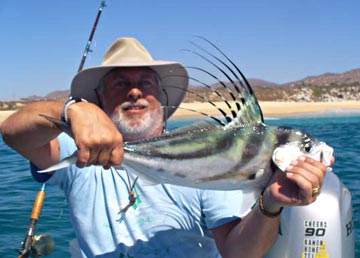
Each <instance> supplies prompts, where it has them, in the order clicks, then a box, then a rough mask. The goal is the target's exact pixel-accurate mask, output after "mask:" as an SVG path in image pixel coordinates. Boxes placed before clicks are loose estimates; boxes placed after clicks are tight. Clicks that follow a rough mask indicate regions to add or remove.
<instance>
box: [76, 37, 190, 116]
mask: <svg viewBox="0 0 360 258" xmlns="http://www.w3.org/2000/svg"><path fill="white" fill-rule="evenodd" d="M118 67H149V68H151V69H153V70H154V71H155V72H157V73H158V75H159V77H160V88H161V92H162V96H161V99H160V101H161V104H162V106H164V107H172V106H175V107H178V106H179V105H180V103H181V102H182V100H183V98H184V96H185V93H186V89H187V87H188V84H189V77H188V74H187V72H186V70H185V68H184V66H182V65H181V64H180V63H178V62H172V61H155V60H154V59H153V58H152V57H151V55H150V53H149V52H148V51H147V50H146V48H145V47H144V46H143V45H141V43H140V42H139V41H137V40H136V39H134V38H119V39H117V40H116V41H115V42H114V43H113V44H112V45H111V46H110V47H109V48H108V50H107V51H106V53H105V56H104V59H103V61H102V63H101V65H100V66H96V67H91V68H88V69H85V70H83V71H81V72H79V73H78V74H77V75H76V76H75V77H74V79H73V81H72V83H71V96H73V97H79V98H84V99H86V100H87V101H89V102H92V103H95V104H96V105H99V103H98V101H97V97H96V94H95V89H96V88H97V87H98V85H99V83H100V81H101V79H102V78H103V77H104V76H105V75H106V74H107V73H108V72H110V71H111V70H112V69H114V68H118ZM164 91H165V93H164ZM175 110H176V108H169V109H167V108H165V110H164V114H165V119H167V118H169V117H170V116H171V115H172V114H173V113H174V112H175Z"/></svg>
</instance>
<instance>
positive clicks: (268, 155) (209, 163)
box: [38, 37, 333, 191]
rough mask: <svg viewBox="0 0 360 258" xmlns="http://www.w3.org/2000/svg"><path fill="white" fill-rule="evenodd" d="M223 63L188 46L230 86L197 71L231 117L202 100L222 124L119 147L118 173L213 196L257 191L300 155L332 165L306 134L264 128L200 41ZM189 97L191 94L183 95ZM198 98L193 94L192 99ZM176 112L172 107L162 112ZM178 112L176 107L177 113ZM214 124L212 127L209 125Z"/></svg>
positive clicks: (239, 81)
mask: <svg viewBox="0 0 360 258" xmlns="http://www.w3.org/2000/svg"><path fill="white" fill-rule="evenodd" d="M199 38H200V39H202V40H203V41H204V42H206V44H207V45H208V46H209V47H211V48H212V49H215V50H216V51H217V53H219V54H220V55H221V57H223V58H224V60H222V59H221V58H219V57H218V56H215V55H214V54H212V53H211V52H210V51H208V50H206V49H205V48H203V47H201V46H199V45H198V44H195V43H193V45H195V46H196V47H197V48H198V49H200V50H201V51H202V52H196V51H191V52H193V53H194V54H196V55H197V56H199V57H200V58H202V59H204V60H206V61H207V62H209V63H210V64H211V65H212V66H214V67H215V68H216V69H217V70H218V71H219V73H221V74H222V75H224V76H225V77H226V78H227V79H228V81H229V83H225V82H223V80H220V79H219V78H218V77H217V76H215V75H214V74H212V73H209V72H207V71H206V70H204V69H202V68H198V67H188V69H196V70H198V71H201V72H204V73H205V74H207V75H209V76H211V78H213V79H215V80H217V82H218V83H219V84H220V85H221V86H222V87H223V88H224V89H225V90H226V92H227V95H229V96H228V97H227V98H226V97H225V96H224V95H222V94H220V92H219V91H218V90H216V89H213V88H212V87H211V86H210V85H208V84H206V83H203V82H201V81H199V80H196V79H194V78H190V79H193V80H195V81H197V82H200V83H201V84H202V85H203V86H205V87H207V88H209V89H210V90H212V91H213V92H214V93H215V94H217V95H218V96H219V97H220V98H221V100H222V101H224V102H225V104H226V106H227V107H228V108H229V111H230V112H228V113H227V112H225V111H224V110H223V109H221V108H220V107H218V106H217V105H216V104H215V103H214V102H212V101H211V100H209V99H207V98H206V97H203V96H199V97H201V98H203V99H204V100H206V101H207V102H209V103H210V104H211V105H213V106H214V107H215V108H217V109H218V110H219V112H220V113H221V114H222V115H223V119H222V118H221V117H220V118H219V117H216V116H210V115H207V114H204V113H201V112H198V111H196V110H191V111H194V112H198V113H200V114H202V115H205V116H208V117H210V118H211V119H212V121H211V122H210V121H207V120H206V121H204V120H203V121H200V122H197V123H195V124H193V125H188V126H184V127H181V128H178V129H175V130H173V131H170V132H166V133H164V134H162V135H161V136H158V137H153V138H149V139H144V140H141V141H136V142H124V143H123V149H124V159H123V162H122V164H121V165H120V166H119V167H117V168H122V169H126V170H127V171H129V172H132V173H134V174H136V175H137V176H139V177H140V178H143V179H144V180H148V181H150V182H151V183H153V184H157V183H160V184H174V185H181V186H187V187H194V188H202V189H213V190H237V189H242V190H249V191H261V190H263V189H264V188H265V187H266V185H267V183H268V182H269V180H270V178H271V177H272V174H273V173H274V165H275V166H276V167H278V168H279V169H281V170H283V171H285V168H286V167H287V166H288V165H289V164H290V162H291V161H292V160H294V159H296V158H298V157H299V156H300V155H307V156H311V157H313V158H315V159H317V160H319V161H322V162H323V163H324V164H325V165H327V166H329V165H330V164H331V162H330V159H331V157H332V153H333V148H331V147H330V146H328V145H327V144H326V143H325V142H322V141H319V140H317V139H316V138H314V137H313V136H312V135H310V134H309V133H307V132H304V131H302V130H299V129H296V128H290V127H285V126H274V125H268V124H266V123H265V122H264V118H263V114H262V110H261V107H260V105H259V103H258V100H257V98H256V95H255V93H254V91H253V89H252V87H251V85H250V83H249V82H248V80H247V79H246V78H245V76H244V75H243V73H242V72H241V71H240V69H239V68H238V67H237V66H236V65H235V64H234V62H233V61H232V60H231V59H230V58H229V57H228V56H227V55H226V54H225V53H224V52H223V51H222V50H220V49H219V48H218V47H217V46H216V45H215V44H213V43H212V42H210V41H209V40H207V39H205V38H202V37H199ZM187 92H188V93H190V94H196V93H194V92H191V91H190V90H187ZM196 95H197V94H196ZM163 108H177V107H163ZM180 108H181V107H180ZM41 116H43V117H44V118H46V119H48V120H50V121H51V122H53V123H55V125H56V126H57V127H59V128H60V129H61V130H63V131H64V132H66V133H67V134H69V135H70V136H72V134H71V127H70V125H69V124H67V123H65V122H63V121H61V120H58V119H55V118H52V117H48V116H45V115H41ZM214 121H215V122H214ZM76 161H77V151H76V152H74V153H73V154H72V155H71V156H69V157H67V158H65V159H63V160H62V161H60V162H59V163H57V164H55V165H53V166H50V167H49V168H47V169H44V170H41V171H38V172H39V173H46V172H51V171H55V170H58V169H60V168H64V167H67V166H70V165H75V163H76Z"/></svg>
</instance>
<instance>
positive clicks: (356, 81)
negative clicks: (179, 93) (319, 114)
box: [0, 68, 360, 110]
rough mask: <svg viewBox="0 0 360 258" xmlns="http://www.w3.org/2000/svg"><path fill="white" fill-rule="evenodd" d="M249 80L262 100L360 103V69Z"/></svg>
mask: <svg viewBox="0 0 360 258" xmlns="http://www.w3.org/2000/svg"><path fill="white" fill-rule="evenodd" d="M248 81H249V83H250V84H251V85H252V87H253V88H254V91H255V94H256V96H257V97H258V99H259V100H260V101H305V102H314V101H325V102H334V101H346V100H355V101H360V68H358V69H353V70H350V71H347V72H344V73H325V74H322V75H317V76H308V77H306V78H304V79H302V80H298V81H293V82H288V83H284V84H277V83H274V82H269V81H266V80H262V79H256V78H252V79H249V80H248ZM211 87H212V88H213V89H215V90H216V91H218V92H219V93H221V94H222V95H223V96H229V93H228V92H227V91H226V90H225V89H224V87H223V86H222V85H221V84H220V83H215V84H213V85H211ZM190 91H192V92H195V93H196V94H198V95H201V96H204V97H205V99H208V100H211V101H216V100H219V97H218V96H217V95H216V94H214V93H213V92H212V91H210V90H209V89H207V88H205V87H199V86H195V85H190ZM69 94H70V91H69V90H58V91H53V92H50V93H49V94H47V95H46V96H44V97H41V96H30V97H27V98H23V99H20V100H17V101H7V102H0V110H12V109H18V108H20V107H22V106H24V105H26V104H27V103H29V102H34V101H38V100H65V99H66V98H67V97H68V96H69ZM194 101H197V102H203V101H204V99H201V98H199V97H196V95H195V94H191V93H187V94H186V97H185V100H184V102H194Z"/></svg>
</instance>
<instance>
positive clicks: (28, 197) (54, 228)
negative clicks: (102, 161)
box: [0, 114, 360, 258]
mask: <svg viewBox="0 0 360 258" xmlns="http://www.w3.org/2000/svg"><path fill="white" fill-rule="evenodd" d="M192 121H193V120H189V119H183V120H172V121H171V122H170V127H172V128H173V127H178V126H181V125H184V124H187V123H189V122H192ZM266 123H268V124H277V125H287V126H291V127H295V128H299V129H303V130H306V131H308V132H309V133H311V134H312V135H314V136H315V137H317V138H318V139H320V140H322V141H325V142H327V144H329V145H330V146H332V147H334V149H335V157H336V162H335V164H334V166H333V170H334V172H335V173H336V174H337V175H338V176H339V177H340V179H341V180H342V182H343V183H344V184H345V186H346V187H348V188H349V190H350V191H351V193H352V197H353V212H354V225H355V247H356V251H355V252H356V255H355V257H360V245H359V244H360V231H359V230H358V229H359V227H360V187H359V186H360V176H359V174H360V162H359V156H360V115H359V114H335V115H334V114H333V115H328V116H322V117H302V118H300V117H294V118H281V119H271V118H269V119H266ZM0 156H1V159H0V196H1V198H0V228H1V230H0V257H1V258H7V257H9V258H10V257H17V252H16V250H15V249H17V248H20V247H21V242H22V241H23V239H24V237H25V233H26V231H27V227H28V224H29V216H30V213H31V210H32V205H33V202H34V199H35V196H36V194H37V192H38V191H39V190H40V188H41V184H39V183H36V182H35V181H34V180H33V179H32V177H31V175H30V172H29V164H28V162H27V161H26V160H25V159H24V158H22V157H21V156H20V155H18V154H16V153H15V152H14V151H13V150H11V149H10V148H9V147H8V146H7V145H5V144H4V143H3V141H2V139H0ZM46 193H47V196H46V199H45V204H44V207H43V210H42V214H41V217H40V220H39V221H38V223H37V233H38V234H42V233H47V234H49V235H51V236H52V237H53V238H54V239H55V242H56V249H55V250H54V252H53V253H52V254H51V255H50V257H54V258H64V257H69V252H68V242H69V240H71V239H73V238H74V233H73V230H72V226H71V223H70V219H69V212H68V208H67V204H66V200H65V198H64V195H63V193H62V192H61V191H60V190H59V189H58V188H57V187H56V186H48V187H47V188H46Z"/></svg>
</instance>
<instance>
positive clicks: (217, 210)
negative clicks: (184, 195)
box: [201, 190, 257, 229]
mask: <svg viewBox="0 0 360 258" xmlns="http://www.w3.org/2000/svg"><path fill="white" fill-rule="evenodd" d="M256 200H257V193H255V192H243V191H241V190H231V191H215V190H203V191H202V194H201V202H202V212H203V215H204V218H205V224H206V226H207V228H209V229H212V228H216V227H219V226H221V225H223V224H226V223H228V222H231V221H233V220H235V219H238V218H241V217H244V216H245V215H246V214H247V213H249V212H250V210H251V207H252V206H253V205H254V203H255V202H256Z"/></svg>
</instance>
